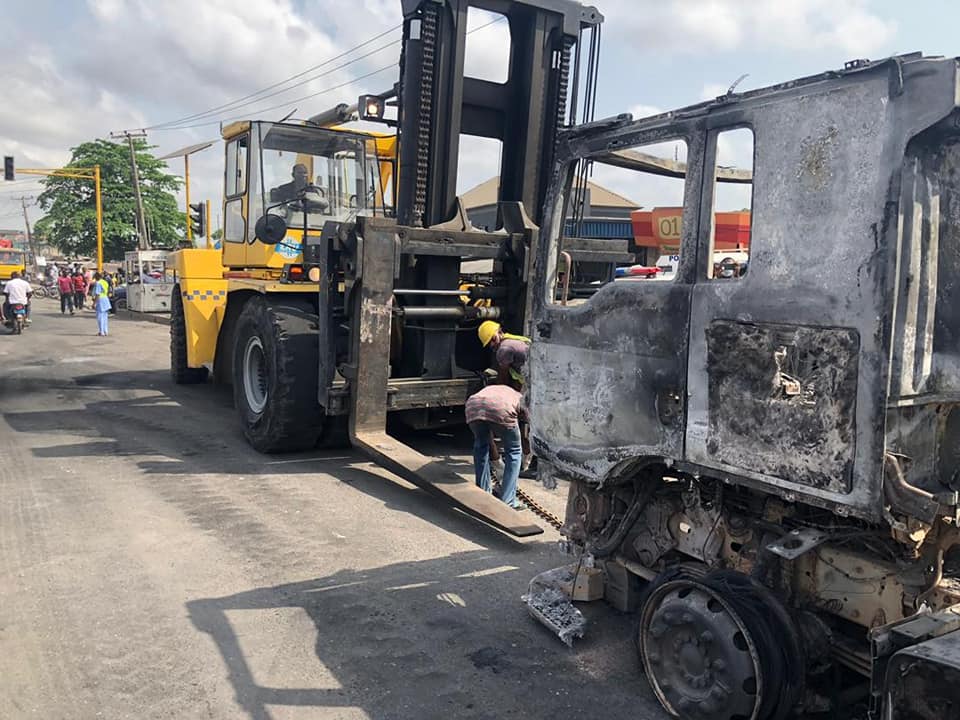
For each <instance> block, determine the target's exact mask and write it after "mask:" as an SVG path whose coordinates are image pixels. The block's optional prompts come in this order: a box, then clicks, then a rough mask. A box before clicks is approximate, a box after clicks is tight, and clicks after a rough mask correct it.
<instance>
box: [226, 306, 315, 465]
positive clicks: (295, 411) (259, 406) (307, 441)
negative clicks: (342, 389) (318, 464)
mask: <svg viewBox="0 0 960 720" xmlns="http://www.w3.org/2000/svg"><path fill="white" fill-rule="evenodd" d="M319 363H320V348H319V344H318V338H317V316H316V313H315V312H314V311H313V308H311V307H310V305H309V303H307V302H304V301H300V300H296V299H290V300H286V299H272V300H269V301H268V300H267V299H266V298H262V297H255V298H252V299H251V300H250V301H249V302H247V304H246V305H245V306H244V308H243V311H242V312H241V313H240V317H239V318H238V319H237V326H236V342H235V343H234V350H233V400H234V405H236V408H237V412H238V414H239V415H240V423H241V425H242V426H243V434H244V436H245V437H246V438H247V441H248V442H249V443H250V445H252V446H253V447H254V448H255V449H256V450H258V451H260V452H264V453H272V452H292V451H295V450H308V449H310V448H312V447H314V446H315V445H316V444H317V441H318V439H319V438H320V436H321V434H322V433H323V423H324V412H323V408H321V407H320V405H319V404H318V403H317V384H318V381H319V377H318V376H319Z"/></svg>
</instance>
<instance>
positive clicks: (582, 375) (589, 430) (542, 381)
mask: <svg viewBox="0 0 960 720" xmlns="http://www.w3.org/2000/svg"><path fill="white" fill-rule="evenodd" d="M651 289H655V290H658V291H659V292H656V293H650V292H642V291H643V290H647V291H649V290H651ZM688 294H689V288H687V287H685V286H683V285H673V286H671V285H669V284H666V283H661V284H660V285H659V287H657V288H650V287H647V288H640V287H638V284H632V285H630V284H626V283H624V284H610V285H607V286H606V287H605V288H603V290H601V291H600V292H599V293H597V295H596V296H595V297H594V298H593V301H592V302H590V303H588V304H587V305H585V306H581V307H579V308H574V309H571V310H570V312H569V313H566V314H565V315H564V317H563V318H562V319H561V318H558V319H557V320H556V321H554V322H553V323H552V324H551V327H550V330H549V332H550V338H549V339H545V338H544V337H543V335H542V334H541V335H540V336H539V338H538V340H537V341H536V342H534V343H533V346H532V348H531V354H532V362H533V364H534V366H535V367H536V371H535V372H533V373H532V374H531V378H530V383H529V393H530V395H529V400H530V406H531V408H533V409H534V413H535V418H536V420H535V424H534V425H533V433H534V443H535V447H536V452H537V454H538V455H540V456H541V457H545V458H547V459H555V460H557V461H559V462H560V463H562V465H563V467H564V468H565V469H566V471H567V472H569V473H572V474H576V475H577V476H580V477H584V478H588V479H596V478H601V477H604V476H605V475H607V474H608V473H609V472H610V470H611V468H613V467H614V466H616V465H617V464H618V463H619V462H620V461H621V460H625V459H631V458H637V457H649V456H656V457H673V456H676V455H677V454H679V453H680V452H681V451H682V448H683V445H682V443H683V432H682V431H683V412H682V398H683V395H684V389H683V382H684V378H683V368H684V362H683V357H684V350H685V348H686V334H687V325H686V312H685V308H686V303H687V297H688ZM641 327H642V328H644V333H643V334H640V333H637V332H636V329H637V328H641ZM541 330H542V328H541ZM553 438H563V439H564V442H563V444H562V445H559V444H553V443H551V442H550V440H551V439H553Z"/></svg>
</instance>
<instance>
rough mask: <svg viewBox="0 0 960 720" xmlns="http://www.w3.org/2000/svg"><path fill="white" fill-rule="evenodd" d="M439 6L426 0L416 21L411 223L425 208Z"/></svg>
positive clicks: (417, 221)
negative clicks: (417, 91)
mask: <svg viewBox="0 0 960 720" xmlns="http://www.w3.org/2000/svg"><path fill="white" fill-rule="evenodd" d="M438 8H439V6H438V5H436V4H433V3H426V6H425V7H424V9H423V15H422V17H421V25H420V28H421V30H420V41H421V52H422V55H421V62H422V64H421V70H420V106H419V108H418V110H417V170H416V179H415V182H416V192H415V196H414V204H413V223H414V225H422V224H423V218H424V217H425V215H426V212H427V174H428V171H429V169H430V136H431V132H430V131H431V128H432V126H433V123H432V120H433V90H434V88H433V85H434V61H435V58H436V50H437V23H438V21H439V13H440V11H439V9H438Z"/></svg>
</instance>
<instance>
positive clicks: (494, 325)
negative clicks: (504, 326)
mask: <svg viewBox="0 0 960 720" xmlns="http://www.w3.org/2000/svg"><path fill="white" fill-rule="evenodd" d="M498 332H500V323H498V322H494V321H493V320H484V321H483V322H482V323H480V327H478V328H477V335H479V336H480V344H481V345H483V346H484V347H486V346H487V345H489V344H490V341H491V340H493V338H494V336H496V334H497V333H498Z"/></svg>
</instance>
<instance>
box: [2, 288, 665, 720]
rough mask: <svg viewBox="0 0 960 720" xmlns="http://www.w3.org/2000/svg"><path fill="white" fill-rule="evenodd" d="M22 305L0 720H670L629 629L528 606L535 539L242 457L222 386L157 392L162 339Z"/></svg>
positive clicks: (456, 455)
mask: <svg viewBox="0 0 960 720" xmlns="http://www.w3.org/2000/svg"><path fill="white" fill-rule="evenodd" d="M35 305H36V307H35V308H34V315H33V316H34V324H33V326H32V327H31V328H29V329H28V330H27V332H26V333H25V334H24V335H22V336H20V337H15V336H9V335H6V334H5V332H6V331H5V330H3V331H0V368H2V370H0V718H4V719H8V718H44V719H45V720H53V719H56V718H64V719H70V720H75V719H82V718H110V719H112V718H137V719H141V718H255V719H258V720H259V719H265V718H274V719H275V720H286V719H290V720H299V719H301V718H325V719H326V718H337V719H340V718H350V719H353V718H378V719H379V718H418V719H422V718H477V719H479V718H505V717H517V718H521V717H523V718H573V717H581V718H598V717H602V718H604V719H605V720H614V719H616V718H631V720H647V719H649V720H660V719H661V718H664V717H665V716H664V714H663V713H662V712H661V711H660V710H659V706H658V705H657V704H656V702H655V701H654V700H653V699H652V696H651V694H650V691H649V689H648V688H647V686H646V683H645V681H644V680H643V678H642V677H641V676H640V673H639V670H638V665H637V660H636V656H635V651H634V649H633V642H632V627H633V620H632V618H630V617H626V616H622V615H619V614H618V613H616V612H614V611H612V610H611V609H609V608H607V607H606V606H604V605H603V604H602V603H594V604H591V605H589V606H585V607H584V611H585V613H586V614H587V615H588V618H589V620H590V626H589V630H588V635H587V637H586V638H585V639H584V640H583V641H581V642H580V643H579V644H578V645H576V646H575V648H574V649H573V650H568V649H567V648H566V647H565V646H564V645H562V644H561V643H560V642H559V640H557V639H555V638H554V637H553V636H552V635H550V634H549V633H548V632H547V631H546V630H545V629H544V628H542V627H540V626H539V625H537V624H536V623H535V622H534V621H533V620H532V619H531V618H530V617H529V616H528V614H527V612H526V610H525V608H524V606H523V605H522V604H521V602H520V595H521V594H522V593H523V592H524V590H525V588H526V584H527V581H528V580H529V578H530V577H531V576H533V575H534V574H536V573H538V572H540V571H541V570H545V569H548V568H550V567H554V566H556V565H559V564H561V563H562V562H563V560H564V558H563V557H562V556H560V555H559V554H558V553H557V552H556V550H555V541H556V540H557V537H558V536H557V534H556V533H555V532H553V531H552V530H549V529H548V531H547V533H546V534H545V535H543V536H540V537H538V538H536V539H532V540H523V541H516V540H513V539H510V538H508V537H506V536H504V535H503V534H501V533H499V532H497V531H496V530H493V529H491V528H488V527H486V526H485V525H482V524H481V523H479V522H477V521H476V520H473V519H471V518H469V517H467V516H465V515H463V514H461V513H459V512H457V511H455V510H452V509H451V508H449V507H447V506H445V505H444V504H443V503H441V502H440V501H438V500H435V499H433V498H432V497H429V496H427V495H426V494H425V493H424V492H422V491H420V490H418V489H417V488H415V487H413V486H411V485H408V484H406V483H405V482H404V481H402V480H400V479H399V478H397V477H395V476H392V475H390V474H389V473H387V472H385V471H383V470H380V469H379V468H377V467H376V466H374V465H372V464H371V463H369V462H367V461H365V460H364V459H363V458H362V457H361V456H360V455H358V454H357V453H355V452H353V451H349V450H343V451H322V452H320V451H318V452H314V453H309V454H301V455H293V456H270V457H267V456H262V455H258V454H256V453H255V452H253V451H251V450H250V449H249V448H248V447H247V446H246V445H245V443H244V441H243V439H242V437H241V436H240V434H239V430H238V427H237V425H236V423H235V420H234V416H233V410H232V401H231V398H230V394H229V390H226V391H225V390H224V389H222V388H217V387H214V386H212V385H206V386H200V387H177V386H174V385H173V384H172V383H171V382H170V380H169V376H168V373H167V357H168V355H167V329H166V328H165V327H163V326H161V325H156V324H152V323H145V322H132V321H114V322H113V324H112V326H111V335H110V337H107V338H98V337H96V324H95V321H94V319H93V316H92V314H90V313H83V314H81V315H78V316H76V317H61V315H60V314H59V312H58V310H57V309H56V308H55V305H54V303H53V302H52V301H38V302H37V303H36V304H35ZM420 442H421V443H423V444H425V445H426V446H428V447H431V446H432V447H435V448H443V450H444V452H447V453H450V454H451V457H450V461H451V462H453V463H461V470H463V471H469V465H468V464H466V462H465V454H466V452H467V451H468V446H467V445H466V444H465V443H466V438H464V437H462V436H453V437H443V438H436V437H434V438H426V439H421V440H420ZM431 444H432V445H431ZM525 487H528V489H530V490H531V492H533V493H534V494H535V495H536V496H537V497H538V498H539V499H540V500H541V501H542V502H543V503H544V504H546V505H549V506H550V507H551V508H553V509H554V510H555V511H556V512H557V513H558V514H560V513H561V511H562V507H563V505H564V499H565V498H564V497H563V495H562V494H561V493H560V492H554V493H549V492H547V491H544V490H542V489H541V488H539V486H536V487H533V484H532V483H530V482H527V483H526V484H525Z"/></svg>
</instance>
